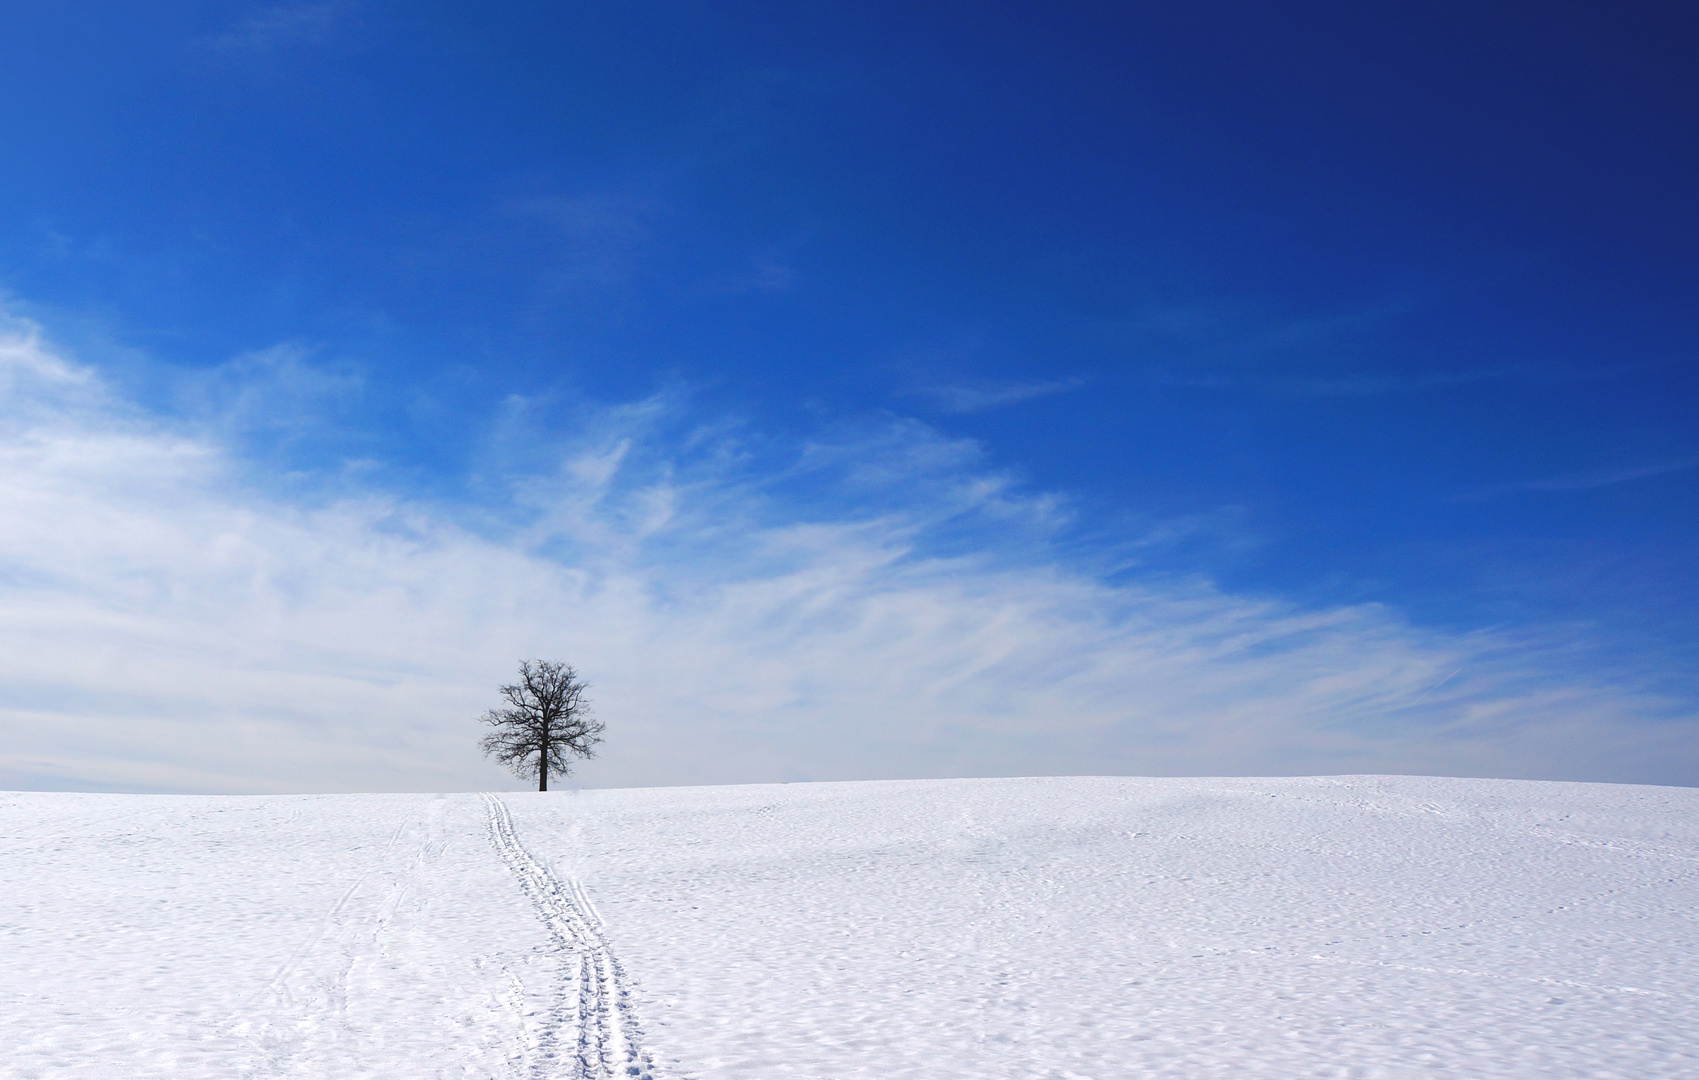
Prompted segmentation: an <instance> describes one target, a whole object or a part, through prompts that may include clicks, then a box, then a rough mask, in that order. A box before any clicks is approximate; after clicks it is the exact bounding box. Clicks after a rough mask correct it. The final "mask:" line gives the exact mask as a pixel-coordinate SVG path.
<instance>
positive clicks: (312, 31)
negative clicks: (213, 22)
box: [201, 0, 355, 53]
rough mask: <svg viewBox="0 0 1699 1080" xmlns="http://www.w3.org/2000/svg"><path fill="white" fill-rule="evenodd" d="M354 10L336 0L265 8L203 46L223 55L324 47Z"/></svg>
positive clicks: (220, 33) (350, 4) (204, 42)
mask: <svg viewBox="0 0 1699 1080" xmlns="http://www.w3.org/2000/svg"><path fill="white" fill-rule="evenodd" d="M354 10H355V5H354V4H352V3H348V2H336V0H327V2H323V3H306V4H278V5H274V6H269V7H264V8H260V9H258V10H256V11H253V12H251V13H250V14H249V15H247V16H246V17H245V18H243V19H241V20H239V21H238V22H236V23H235V24H233V25H232V26H230V27H229V28H228V29H226V30H223V31H221V32H219V33H217V34H214V35H212V36H210V37H208V38H205V39H204V40H203V41H202V42H201V44H202V45H203V46H204V47H205V48H207V49H208V50H210V51H213V52H223V53H237V52H248V53H263V52H271V51H273V50H276V49H280V48H286V47H289V46H293V45H317V44H322V43H324V42H326V41H328V40H330V39H331V38H332V37H333V36H335V35H336V34H337V33H338V32H339V31H340V30H342V28H343V27H344V26H345V25H346V23H347V20H348V19H349V18H350V16H352V14H353V13H354Z"/></svg>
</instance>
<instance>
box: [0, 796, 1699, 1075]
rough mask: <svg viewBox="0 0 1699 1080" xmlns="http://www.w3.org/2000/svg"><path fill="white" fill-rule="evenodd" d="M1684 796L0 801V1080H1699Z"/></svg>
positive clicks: (1689, 804)
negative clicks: (326, 1079)
mask: <svg viewBox="0 0 1699 1080" xmlns="http://www.w3.org/2000/svg"><path fill="white" fill-rule="evenodd" d="M1696 930H1699V790H1694V789H1688V788H1654V787H1629V786H1617V785H1594V784H1556V783H1533V782H1513V781H1496V780H1447V779H1432V778H1420V777H1329V778H1314V779H1184V780H1181V779H1162V780H1153V779H1127V778H1064V779H1028V780H952V781H893V782H879V783H845V784H796V785H762V786H746V787H719V788H670V789H667V788H657V789H632V790H617V791H616V790H604V791H580V792H574V791H561V792H551V793H548V794H535V793H526V794H506V795H502V796H500V797H496V796H489V795H486V796H478V795H447V796H444V795H436V796H432V795H340V796H291V797H198V796H195V797H189V796H136V795H66V794H25V793H8V794H0V1077H6V1078H12V1077H53V1078H59V1077H89V1078H96V1077H98V1078H100V1080H113V1078H122V1077H162V1078H163V1077H170V1078H173V1080H195V1078H202V1077H207V1078H211V1077H218V1078H228V1077H316V1076H335V1077H339V1078H340V1077H386V1078H394V1077H408V1078H413V1077H477V1078H527V1080H530V1078H535V1080H548V1078H555V1077H578V1078H590V1077H596V1078H602V1077H609V1078H611V1077H620V1078H623V1080H643V1078H649V1080H690V1078H699V1080H722V1078H723V1080H765V1078H774V1080H777V1078H787V1080H789V1078H822V1080H824V1078H832V1080H839V1078H868V1080H873V1078H878V1080H893V1078H909V1077H914V1078H919V1077H927V1078H936V1077H993V1076H995V1077H1054V1078H1060V1080H1077V1078H1081V1077H1093V1078H1100V1080H1101V1078H1110V1077H1129V1078H1130V1077H1139V1078H1145V1077H1206V1076H1207V1077H1280V1078H1292V1077H1412V1078H1413V1077H1424V1078H1425V1077H1459V1078H1468V1080H1490V1078H1497V1077H1588V1078H1610V1077H1621V1078H1625V1080H1626V1078H1635V1080H1642V1078H1652V1077H1691V1076H1696V1075H1699V1039H1696V1037H1695V1035H1694V1033H1695V1032H1699V1004H1696V989H1699V948H1696V947H1695V946H1696V940H1695V939H1696Z"/></svg>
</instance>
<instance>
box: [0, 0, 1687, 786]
mask: <svg viewBox="0 0 1699 1080" xmlns="http://www.w3.org/2000/svg"><path fill="white" fill-rule="evenodd" d="M1057 7H1060V8H1061V10H1053V9H1055V8H1057ZM9 25H10V27H11V30H10V32H9V33H8V35H7V36H6V39H5V40H4V41H3V42H0V92H3V93H4V98H5V100H6V101H8V102H9V104H10V107H9V108H7V109H6V110H4V112H3V114H0V125H3V126H0V153H3V154H4V160H3V162H0V290H3V307H4V317H5V319H6V323H5V327H6V329H5V335H6V336H5V343H6V344H5V346H4V348H3V349H0V354H3V355H4V357H5V358H6V363H7V364H8V365H9V366H8V367H7V369H6V373H5V383H4V385H5V389H6V406H5V415H4V417H3V421H4V431H5V433H6V435H5V438H6V445H5V456H4V462H5V469H6V470H7V472H6V476H7V478H8V479H7V483H6V484H5V487H4V489H3V490H4V491H5V492H7V494H6V496H5V498H6V499H7V501H8V503H9V504H10V506H9V508H8V509H6V511H5V513H6V515H7V517H8V518H9V522H10V523H9V524H8V525H6V526H4V530H5V534H4V537H0V539H3V541H4V547H3V548H0V591H4V592H5V594H6V600H5V607H6V609H7V610H8V612H9V614H7V615H6V616H5V618H4V624H3V626H0V634H3V635H4V636H5V640H6V642H7V643H8V644H7V648H6V655H7V659H6V660H5V661H0V663H4V664H5V665H6V667H7V669H8V670H5V671H0V730H4V731H6V732H8V736H7V738H6V739H5V740H4V743H5V745H0V786H11V787H75V788H94V789H101V788H111V789H123V790H194V791H212V790H219V791H223V790H231V791H248V790H256V791H257V790H354V789H359V790H381V789H417V788H425V787H488V786H491V785H494V784H499V783H501V780H500V779H499V777H500V774H498V773H495V772H493V770H492V769H491V767H490V766H488V765H486V764H484V763H482V762H480V761H479V760H477V759H476V755H475V751H473V750H471V749H470V748H471V746H472V740H473V738H474V737H475V732H474V731H473V730H472V728H471V727H470V726H469V721H468V718H469V717H470V716H474V715H476V713H477V712H479V711H481V710H482V709H483V708H485V707H487V705H488V704H489V701H488V700H487V699H489V698H490V697H491V693H492V691H493V688H494V686H495V685H497V684H498V683H500V682H501V681H503V680H504V679H505V678H506V677H507V675H508V674H509V669H510V668H511V667H512V665H513V661H514V660H515V659H516V658H517V657H519V656H521V655H545V656H554V655H566V656H568V657H569V658H572V659H576V660H578V661H579V662H580V667H582V668H584V669H585V671H586V674H587V675H589V676H590V678H591V681H592V682H593V683H595V684H597V687H598V694H599V695H600V696H599V698H598V701H599V705H600V708H601V709H602V712H603V715H604V718H605V719H606V720H607V722H608V725H609V733H610V741H609V744H608V745H607V747H606V753H605V755H604V758H603V760H600V761H598V762H595V763H592V764H590V765H588V766H586V768H585V770H584V771H583V773H582V778H583V782H585V783H591V784H646V783H694V782H738V781H762V780H774V779H840V778H842V779H852V778H872V777H884V776H910V775H996V774H1011V773H1014V774H1018V773H1030V772H1059V773H1094V772H1113V773H1176V772H1177V773H1293V772H1297V773H1310V772H1340V771H1386V772H1396V771H1411V772H1446V773H1467V774H1476V775H1502V776H1528V777H1544V778H1559V779H1595V780H1612V781H1642V782H1651V783H1679V784H1693V783H1699V676H1696V675H1695V671H1696V663H1695V662H1696V661H1699V647H1696V646H1695V644H1694V643H1695V642H1696V641H1699V544H1696V540H1699V498H1696V497H1695V496H1696V495H1699V436H1696V435H1695V431H1699V424H1696V423H1695V413H1696V412H1699V376H1696V374H1695V372H1696V367H1695V359H1696V358H1695V349H1696V343H1699V303H1696V302H1695V301H1696V299H1699V297H1696V295H1695V293H1696V286H1699V260H1696V258H1695V255H1694V252H1695V251H1699V205H1696V203H1695V200H1694V199H1693V197H1692V193H1693V191H1695V190H1699V141H1695V140H1694V139H1693V138H1692V132H1693V131H1694V130H1696V129H1699V74H1696V70H1695V68H1694V65H1692V64H1691V62H1690V58H1691V56H1692V55H1693V53H1694V48H1695V46H1696V45H1699V18H1696V17H1695V16H1693V15H1690V14H1683V13H1680V12H1677V11H1675V10H1674V7H1673V6H1672V5H1667V4H1618V5H1609V6H1608V9H1607V8H1606V7H1604V6H1598V5H1592V6H1582V5H1552V4H1538V5H1536V4H1495V5H1485V6H1483V5H1465V4H1432V3H1428V4H1413V3H1412V4H1394V5H1371V6H1364V5H1358V4H1343V3H1338V4H1328V3H1315V4H1292V5H1276V6H1270V5H1259V4H1238V3H1185V4H1181V3H1151V4H1138V5H1127V4H1107V3H1104V4H1097V3H1077V4H1069V5H1061V6H1058V5H1049V6H1044V5H1002V4H975V5H957V4H914V3H907V4H889V5H886V4H875V3H864V4H853V5H851V4H843V5H838V4H820V3H785V4H716V3H653V4H650V3H639V4H632V3H622V4H596V3H583V4H573V5H560V4H517V3H516V4H497V5H490V4H480V5H472V4H457V3H433V4H422V5H397V4H385V3H339V2H334V0H333V2H326V3H308V4H284V5H266V4H257V5H256V4H239V3H206V4H193V5H189V4H171V3H151V4H145V5H144V4H133V5H125V4H100V5H93V4H65V5H47V6H40V5H37V6H33V7H31V6H19V7H18V8H17V10H15V11H13V12H11V13H10V18H9ZM90 747H98V748H99V749H98V750H91V749H90Z"/></svg>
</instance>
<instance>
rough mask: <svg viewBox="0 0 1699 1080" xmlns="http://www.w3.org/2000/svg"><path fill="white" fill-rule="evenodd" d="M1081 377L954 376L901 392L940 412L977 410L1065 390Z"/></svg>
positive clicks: (1076, 384) (1077, 384) (1082, 382)
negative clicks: (1007, 377) (1002, 378)
mask: <svg viewBox="0 0 1699 1080" xmlns="http://www.w3.org/2000/svg"><path fill="white" fill-rule="evenodd" d="M1086 383H1087V380H1086V379H1084V378H1081V377H1075V378H1069V379H1031V380H1025V381H1022V380H998V379H953V380H945V381H940V382H937V383H931V384H924V385H917V386H911V387H909V388H908V389H906V390H904V391H903V393H904V396H906V397H911V398H919V399H921V400H923V401H926V402H928V403H930V404H931V405H932V406H933V407H934V408H936V409H938V410H939V411H940V412H946V413H957V414H962V413H976V412H985V411H987V410H990V409H1001V408H1006V407H1008V406H1010V405H1019V404H1021V403H1022V402H1025V401H1033V400H1035V399H1037V398H1045V397H1052V396H1054V395H1056V394H1067V393H1071V392H1073V391H1075V390H1078V389H1080V388H1081V387H1083V386H1085V385H1086Z"/></svg>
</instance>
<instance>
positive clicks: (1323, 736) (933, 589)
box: [0, 327, 1699, 791]
mask: <svg viewBox="0 0 1699 1080" xmlns="http://www.w3.org/2000/svg"><path fill="white" fill-rule="evenodd" d="M0 380H3V381H4V389H5V391H6V393H5V395H4V398H3V399H0V400H3V401H4V405H3V406H0V521H3V522H5V523H6V524H5V526H4V527H3V528H0V732H3V733H4V738H3V739H0V786H12V787H81V788H90V787H93V788H100V787H107V788H120V789H166V790H188V791H209V790H224V791H271V790H397V789H412V790H417V789H422V788H433V789H444V788H477V787H490V786H494V785H498V784H503V783H509V782H510V781H508V780H506V779H504V778H503V774H501V773H500V772H499V771H497V770H496V769H494V768H493V767H492V766H489V765H488V764H487V763H485V762H484V761H482V760H481V759H480V758H479V757H478V756H477V754H476V752H475V749H474V748H473V740H474V738H475V735H476V731H475V730H474V728H475V724H474V723H473V719H472V718H473V717H475V716H476V715H477V714H478V713H479V712H481V711H482V710H483V709H484V708H486V707H487V706H488V705H489V697H490V693H491V691H492V690H493V687H494V686H496V685H497V684H498V683H500V682H501V681H503V680H504V679H506V678H507V677H508V676H509V675H510V674H511V671H510V669H511V668H512V666H513V664H514V661H515V660H516V659H517V658H519V657H522V656H531V655H544V656H565V657H568V658H570V659H572V660H573V661H574V662H575V663H577V664H578V665H579V667H580V668H581V669H582V670H584V671H585V672H586V673H587V674H588V675H589V677H590V679H591V681H592V682H593V683H594V684H595V692H594V696H595V698H596V701H597V705H598V708H599V709H600V710H601V712H602V715H603V716H604V717H605V718H606V719H607V720H608V722H609V735H610V738H609V742H608V744H607V745H606V747H605V751H606V753H605V757H604V759H603V760H600V761H597V762H593V763H590V764H589V765H587V766H586V767H585V768H584V770H583V774H582V775H583V780H584V781H585V782H587V783H591V784H598V785H608V784H657V783H711V782H738V781H754V780H775V779H804V778H815V779H836V778H878V777H902V776H925V775H999V774H1032V773H1135V774H1137V773H1143V774H1173V773H1190V774H1210V773H1218V774H1219V773H1318V772H1364V771H1369V772H1405V771H1417V772H1449V773H1463V774H1477V775H1478V774H1488V775H1505V776H1536V777H1563V778H1572V779H1608V780H1641V781H1652V782H1658V781H1662V782H1678V783H1679V782H1691V781H1692V779H1693V778H1694V777H1695V776H1699V771H1696V770H1699V761H1695V759H1694V754H1695V752H1694V749H1693V748H1694V746H1695V745H1699V742H1696V740H1695V739H1694V738H1693V734H1694V728H1695V717H1694V715H1693V710H1692V708H1691V703H1688V702H1681V701H1672V700H1668V699H1663V698H1658V697H1656V696H1654V695H1651V694H1648V693H1645V692H1641V691H1637V690H1635V689H1634V688H1633V687H1632V686H1629V685H1625V684H1623V683H1622V682H1621V681H1620V680H1618V681H1613V680H1612V679H1611V678H1610V677H1608V673H1607V674H1594V675H1588V674H1587V673H1586V672H1585V671H1581V670H1577V669H1576V667H1575V665H1574V663H1573V660H1572V658H1558V659H1554V657H1558V655H1559V654H1558V652H1557V647H1556V641H1555V639H1554V638H1551V637H1544V636H1542V633H1541V632H1540V631H1539V630H1538V628H1533V629H1528V630H1524V631H1521V632H1518V633H1509V632H1488V631H1481V632H1477V633H1455V632H1442V631H1436V630H1431V629H1423V628H1421V627H1418V626H1415V625H1413V624H1411V623H1410V622H1409V621H1407V620H1406V619H1404V618H1402V617H1401V616H1400V615H1399V613H1398V612H1396V611H1394V610H1391V609H1388V608H1385V607H1381V606H1376V605H1347V606H1334V607H1327V608H1321V609H1316V608H1308V607H1304V606H1302V605H1298V604H1293V603H1289V602H1286V601H1283V600H1281V599H1279V598H1276V597H1252V596H1242V595H1235V594H1233V593H1231V592H1228V591H1224V590H1222V589H1220V588H1218V587H1216V586H1215V585H1212V584H1211V583H1210V582H1209V581H1207V580H1206V579H1203V578H1201V577H1198V578H1177V577H1174V576H1171V575H1170V576H1164V577H1152V578H1149V579H1131V580H1126V579H1118V581H1119V583H1117V584H1109V583H1107V582H1106V581H1105V580H1103V579H1101V578H1099V577H1097V576H1094V574H1093V573H1091V572H1090V571H1089V570H1087V569H1084V568H1082V567H1081V566H1080V565H1076V564H1073V563H1070V562H1069V561H1067V560H1065V559H1062V558H1059V557H1058V556H1056V554H1055V553H1054V552H1055V549H1054V547H1053V546H1052V544H1051V541H1052V540H1053V538H1054V537H1055V535H1056V531H1057V530H1058V529H1059V528H1063V527H1065V525H1066V520H1065V515H1060V514H1059V513H1058V511H1057V509H1056V505H1055V500H1054V498H1053V497H1051V496H1048V495H1046V494H1045V493H1035V492H1030V491H1026V490H1024V489H1022V488H1021V486H1020V485H1018V484H1015V483H1014V482H1012V481H1010V480H1009V479H1008V478H1006V477H1001V476H999V475H997V474H996V473H994V472H991V471H988V470H987V469H986V467H985V465H984V463H983V457H982V455H980V454H979V453H978V452H977V450H976V447H975V446H974V444H972V443H971V442H970V441H967V440H960V439H949V438H945V437H943V436H941V435H940V434H939V433H937V432H936V431H934V430H933V429H931V428H930V427H928V426H927V425H925V424H921V423H919V422H917V421H912V420H900V419H898V420H890V421H884V422H878V421H869V422H868V423H867V424H865V425H863V426H861V427H854V426H850V427H843V428H839V429H835V430H833V431H826V432H821V433H818V434H817V436H816V437H814V438H813V439H811V440H809V441H807V442H805V443H803V444H798V445H794V446H788V447H787V446H785V445H782V444H776V443H774V442H773V441H772V440H767V439H764V437H763V436H762V435H761V434H760V433H759V432H754V431H751V430H749V429H748V427H747V426H746V425H739V424H735V423H734V424H726V423H722V422H719V421H718V420H717V419H715V418H706V419H705V418H703V417H700V416H697V415H695V414H694V413H693V411H692V409H691V407H690V405H689V402H688V395H687V394H683V393H671V394H667V395H662V396H659V397H656V398H653V399H649V400H646V401H639V402H631V403H625V404H617V405H602V406H598V405H591V404H577V405H574V406H572V408H573V409H574V412H573V414H572V416H571V420H572V422H571V423H570V424H563V423H560V422H559V421H560V419H561V418H560V417H559V416H550V415H548V413H547V410H549V409H550V408H554V407H555V406H552V405H551V404H550V403H548V402H545V401H540V400H533V399H527V398H522V397H516V398H514V399H513V400H511V401H510V402H509V404H508V406H507V407H506V410H505V411H504V413H503V415H502V416H501V417H498V418H493V419H492V420H491V432H490V436H489V451H488V453H487V456H486V459H485V460H484V461H483V462H482V463H480V464H479V465H478V470H479V473H480V477H481V479H480V486H479V487H478V494H477V497H476V498H471V497H469V498H468V499H467V500H464V501H461V502H459V503H444V502H440V501H439V502H426V501H421V500H409V499H405V498H401V497H398V496H395V495H392V494H388V493H385V492H384V491H382V490H380V489H375V488H372V489H364V490H350V489H348V488H347V487H346V485H344V484H341V482H340V481H339V483H338V484H337V485H332V486H331V487H329V488H327V489H326V492H324V493H313V494H312V495H311V496H310V497H304V498H302V497H297V494H298V492H299V490H300V485H299V484H298V483H297V484H293V485H291V486H289V487H288V488H279V487H276V486H271V485H267V484H265V483H264V482H263V480H262V479H257V478H256V475H255V473H254V472H253V471H252V470H250V469H247V468H245V467H244V464H243V462H242V460H241V458H240V456H239V454H238V453H237V452H236V451H235V450H234V449H232V446H231V445H230V444H229V443H228V442H226V441H225V440H224V438H223V437H222V436H221V435H220V434H219V432H220V429H219V427H218V426H217V425H207V424H205V423H196V424H192V425H190V424H185V423H183V422H180V421H179V420H177V419H176V418H174V417H173V416H171V415H167V414H160V413H154V412H150V411H148V410H146V409H143V408H141V407H140V406H138V405H136V404H135V403H134V402H131V401H128V400H126V399H125V398H124V397H123V396H122V395H121V394H118V393H117V392H115V391H114V390H113V389H112V388H111V387H110V386H109V385H108V384H107V383H106V382H104V381H103V380H102V379H101V378H100V376H99V375H98V373H97V372H95V371H93V370H91V369H90V368H88V367H86V366H83V365H80V364H78V363H77V362H75V361H74V360H72V359H70V358H67V357H65V356H64V355H62V354H61V353H59V352H56V351H55V350H54V349H52V348H51V347H49V346H48V345H47V344H46V343H45V342H44V341H43V340H42V339H41V337H40V336H39V334H36V333H34V332H33V331H32V330H31V329H30V328H28V327H23V328H14V332H12V333H10V334H8V335H6V336H4V338H3V339H0ZM250 404H251V403H250ZM243 407H249V406H248V405H244V406H243ZM292 407H293V406H292ZM562 432H564V433H565V434H561V433H562Z"/></svg>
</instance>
